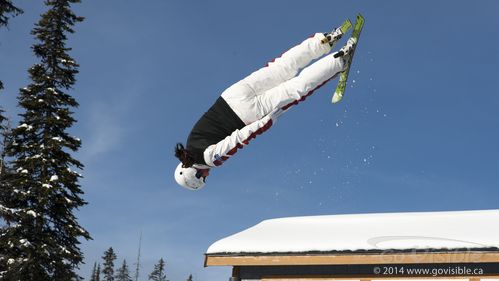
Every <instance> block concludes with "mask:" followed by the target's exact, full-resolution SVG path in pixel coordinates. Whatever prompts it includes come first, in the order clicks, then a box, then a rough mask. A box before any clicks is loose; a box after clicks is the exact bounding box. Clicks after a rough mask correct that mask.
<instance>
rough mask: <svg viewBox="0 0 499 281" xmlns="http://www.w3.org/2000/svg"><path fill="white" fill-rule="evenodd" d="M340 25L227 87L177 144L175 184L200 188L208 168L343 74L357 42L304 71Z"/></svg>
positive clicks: (324, 51)
mask: <svg viewBox="0 0 499 281" xmlns="http://www.w3.org/2000/svg"><path fill="white" fill-rule="evenodd" d="M345 23H346V22H345ZM348 24H350V22H349V21H348ZM344 27H345V24H344V25H343V26H341V27H339V28H336V29H335V30H333V31H332V32H330V33H316V34H315V35H314V36H313V37H310V38H308V39H306V40H305V41H303V42H302V43H301V44H299V45H297V46H295V47H293V48H291V49H290V50H288V51H287V52H285V53H284V54H282V55H281V56H280V57H278V58H276V59H274V60H273V61H272V62H269V63H268V64H267V66H266V67H263V68H261V69H259V70H257V71H255V72H253V73H252V74H250V75H249V76H247V77H246V78H244V79H242V80H240V81H239V82H237V83H235V84H234V85H232V86H231V87H229V88H228V89H226V90H225V91H224V92H223V93H222V95H221V96H220V97H219V98H218V99H217V101H216V102H215V104H214V105H213V106H212V107H211V108H210V109H209V110H208V111H207V112H206V113H205V114H204V115H203V116H202V117H201V118H200V119H199V121H198V122H197V123H196V124H195V125H194V128H193V129H192V131H191V132H190V134H189V137H188V139H187V145H186V147H184V145H182V144H181V143H178V144H177V145H176V147H175V156H176V157H177V158H178V159H179V160H180V163H179V164H178V166H177V168H176V169H175V180H176V181H177V183H178V184H179V185H181V186H183V187H185V188H187V189H190V190H197V189H200V188H202V187H203V186H204V184H205V180H206V177H207V176H208V175H209V171H210V169H211V168H213V167H217V166H220V165H222V164H223V163H224V162H225V161H226V160H227V159H228V158H229V157H231V156H232V155H234V153H236V151H237V149H240V148H242V147H243V146H245V145H247V144H248V143H249V141H250V140H251V139H253V138H255V137H256V136H257V135H260V134H262V133H263V132H265V131H267V130H268V129H269V128H270V127H271V126H272V124H273V122H275V121H276V119H277V118H278V117H279V116H280V115H281V114H282V113H283V112H285V111H287V110H288V109H289V108H290V107H291V106H293V105H296V104H298V103H299V102H300V101H303V100H305V98H306V97H307V96H309V95H311V94H312V93H313V91H314V90H316V89H317V88H319V87H321V86H322V85H324V84H325V83H326V82H328V81H329V80H331V79H332V78H334V77H335V76H336V75H337V74H338V73H340V72H342V71H344V70H345V69H346V68H347V67H348V62H349V61H350V56H351V54H352V53H353V50H354V48H355V45H356V38H350V39H349V40H348V41H347V43H346V45H345V46H343V47H342V48H341V49H340V51H338V52H336V53H333V54H330V55H327V56H325V57H323V58H322V59H320V60H318V61H316V62H314V63H313V64H311V65H310V66H308V67H306V66H307V65H308V64H309V63H310V62H311V61H312V60H314V59H317V58H319V57H321V56H323V55H325V54H327V53H329V52H330V51H331V50H332V48H333V46H334V44H335V43H336V41H337V40H339V39H340V38H341V37H342V35H343V34H344V32H345V31H346V29H348V28H349V27H350V26H348V27H347V28H344ZM301 69H303V70H302V71H301V72H299V71H300V70H301ZM298 73H299V75H297V74H298Z"/></svg>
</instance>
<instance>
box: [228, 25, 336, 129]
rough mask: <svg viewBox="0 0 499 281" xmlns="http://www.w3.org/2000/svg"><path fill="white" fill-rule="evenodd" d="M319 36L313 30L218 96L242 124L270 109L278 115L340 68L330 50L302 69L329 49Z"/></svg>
mask: <svg viewBox="0 0 499 281" xmlns="http://www.w3.org/2000/svg"><path fill="white" fill-rule="evenodd" d="M323 38H324V34H322V33H316V34H315V35H314V36H313V37H311V38H308V39H306V40H305V41H303V42H302V43H301V44H299V45H297V46H295V47H293V48H291V49H290V50H288V51H287V52H285V53H284V54H282V55H281V57H279V58H276V59H275V60H274V61H272V62H270V63H268V65H267V66H266V67H263V68H261V69H259V70H257V71H255V72H253V73H252V74H250V75H249V76H248V77H246V78H244V79H242V80H241V81H239V82H237V83H235V84H234V85H232V86H231V87H229V88H228V89H227V90H225V91H224V92H223V93H222V97H223V98H224V100H225V101H226V102H227V103H228V104H229V106H230V107H231V108H232V110H234V112H235V113H236V114H237V115H238V116H239V118H241V120H242V121H243V122H244V123H245V124H246V125H248V124H251V123H253V122H255V121H257V120H260V119H262V118H263V117H265V116H267V115H269V114H270V113H277V115H280V113H282V111H284V110H287V109H288V108H289V106H290V105H292V104H296V103H298V102H299V101H300V100H301V99H303V98H304V97H306V96H307V95H309V94H311V92H312V91H313V90H314V89H316V88H318V87H320V86H321V85H322V84H324V83H325V82H327V81H328V80H329V79H331V78H333V77H334V76H335V75H336V74H337V73H338V72H341V71H343V68H344V62H343V59H342V58H334V57H333V54H330V55H328V56H326V57H324V58H322V59H320V60H318V61H316V62H314V63H313V64H312V65H310V66H308V67H306V68H305V69H303V68H304V67H305V66H307V65H308V64H309V63H310V62H311V61H312V60H314V59H317V58H319V57H321V56H323V55H325V54H327V53H328V52H329V51H330V50H331V47H330V46H329V44H327V43H325V44H323V43H321V40H322V39H323ZM301 69H303V70H302V71H301V72H300V74H299V75H298V76H297V74H298V72H299V71H300V70H301ZM271 118H272V117H271ZM272 119H274V118H272Z"/></svg>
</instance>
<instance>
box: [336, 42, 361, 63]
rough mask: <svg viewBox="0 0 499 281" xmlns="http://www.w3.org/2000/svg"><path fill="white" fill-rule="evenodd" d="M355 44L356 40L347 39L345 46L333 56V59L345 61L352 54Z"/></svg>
mask: <svg viewBox="0 0 499 281" xmlns="http://www.w3.org/2000/svg"><path fill="white" fill-rule="evenodd" d="M356 43H357V39H355V38H349V39H348V41H347V43H346V44H345V46H343V47H342V48H341V49H340V50H339V51H338V52H337V53H336V54H334V57H335V58H337V57H344V58H345V59H347V58H348V56H349V55H350V54H351V53H352V51H353V50H354V49H355V44H356Z"/></svg>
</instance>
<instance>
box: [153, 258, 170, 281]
mask: <svg viewBox="0 0 499 281" xmlns="http://www.w3.org/2000/svg"><path fill="white" fill-rule="evenodd" d="M149 280H153V281H167V279H166V275H165V261H164V260H163V259H162V258H161V259H160V260H159V262H158V263H157V264H156V265H155V266H154V270H153V271H152V272H151V274H149Z"/></svg>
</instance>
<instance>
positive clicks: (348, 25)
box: [321, 19, 352, 48]
mask: <svg viewBox="0 0 499 281" xmlns="http://www.w3.org/2000/svg"><path fill="white" fill-rule="evenodd" d="M350 28H352V22H351V21H350V19H346V20H345V21H344V22H343V23H342V24H341V26H340V30H341V35H340V36H339V37H338V38H332V39H331V40H334V41H333V44H332V46H331V48H333V47H334V45H335V44H336V42H338V40H339V39H340V38H341V37H342V36H343V34H345V33H346V32H347V31H348V30H349V29H350ZM329 41H330V40H329V38H327V37H326V38H324V39H322V41H321V43H322V44H326V43H329Z"/></svg>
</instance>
